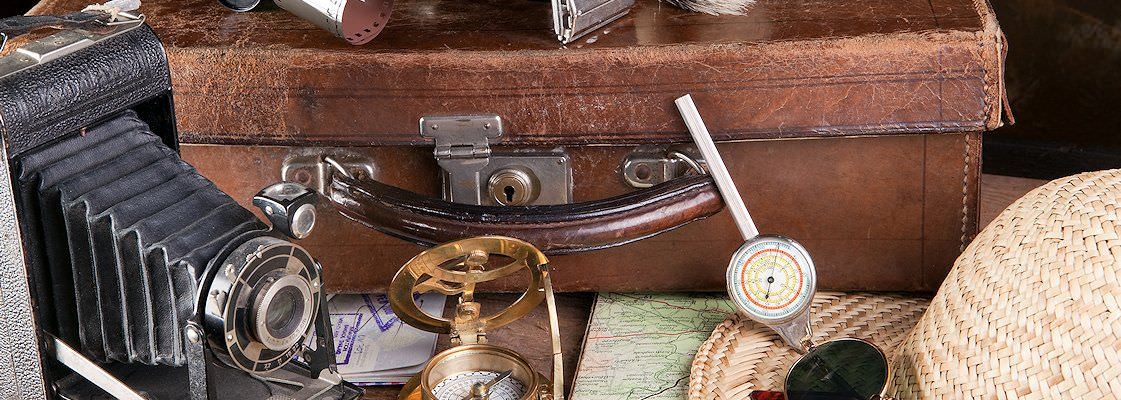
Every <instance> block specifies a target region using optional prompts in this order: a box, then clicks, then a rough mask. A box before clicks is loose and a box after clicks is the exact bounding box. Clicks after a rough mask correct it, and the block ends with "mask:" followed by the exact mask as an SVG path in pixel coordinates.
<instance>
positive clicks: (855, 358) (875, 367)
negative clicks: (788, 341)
mask: <svg viewBox="0 0 1121 400" xmlns="http://www.w3.org/2000/svg"><path fill="white" fill-rule="evenodd" d="M885 384H887V358H885V357H884V354H883V353H882V352H880V350H879V349H877V348H876V347H875V346H872V345H871V344H869V343H868V342H864V341H860V340H853V339H843V340H835V341H832V342H828V343H824V344H822V345H820V346H817V347H816V348H814V349H813V350H812V351H810V352H809V353H808V354H806V355H805V356H804V357H802V358H801V359H800V360H798V361H797V362H795V363H794V367H792V368H791V369H790V375H789V376H787V377H786V396H787V400H868V399H871V398H872V396H876V395H879V394H880V392H881V391H883V388H884V385H885Z"/></svg>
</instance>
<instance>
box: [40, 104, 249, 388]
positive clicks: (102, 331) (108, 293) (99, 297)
mask: <svg viewBox="0 0 1121 400" xmlns="http://www.w3.org/2000/svg"><path fill="white" fill-rule="evenodd" d="M19 181H20V187H21V193H20V196H21V197H22V201H23V204H25V205H27V206H28V208H33V209H35V210H37V211H38V220H39V221H40V222H41V224H38V225H39V227H40V228H41V229H40V230H39V232H36V233H34V234H38V235H40V236H39V240H41V242H42V243H43V246H42V250H43V254H42V256H43V258H44V259H45V260H46V261H47V265H48V266H49V268H48V271H47V274H48V275H49V279H48V280H49V282H50V290H51V292H52V295H53V298H54V307H55V311H56V312H55V315H56V318H57V324H58V332H59V335H60V337H62V338H63V339H64V340H67V341H69V342H71V343H80V348H81V350H82V351H83V352H84V353H85V354H87V355H88V356H90V357H92V358H94V359H96V360H99V361H120V362H129V363H144V364H164V365H173V366H179V365H183V364H184V363H185V362H186V357H185V354H184V347H183V343H184V340H183V334H182V327H183V326H185V324H186V320H187V318H189V316H190V315H191V314H192V313H193V311H194V304H195V298H196V292H197V290H198V286H199V281H200V279H201V275H202V273H203V271H204V270H205V269H206V267H207V265H208V264H209V263H210V262H211V260H212V259H213V258H215V256H216V255H217V254H218V253H219V251H220V250H221V249H222V248H223V247H224V246H226V245H227V244H228V243H230V242H231V241H232V239H234V238H235V237H238V236H241V235H243V234H245V233H247V232H252V231H261V232H262V234H263V232H264V231H266V230H267V226H265V225H264V224H263V223H262V222H261V221H260V220H258V219H257V218H256V217H255V216H254V215H253V213H251V212H250V211H249V210H247V209H245V208H242V207H241V206H239V205H238V204H237V202H235V201H234V200H233V199H232V198H230V197H229V196H228V195H226V194H225V193H223V192H222V191H220V190H218V189H217V188H215V187H214V185H213V183H211V182H210V181H209V180H207V179H206V178H204V177H202V176H201V175H199V174H198V172H197V171H196V170H195V169H194V168H193V167H191V166H190V165H188V164H187V163H185V162H183V161H182V160H180V159H179V156H178V155H177V154H176V153H175V152H174V151H172V150H171V149H170V148H169V147H168V146H166V145H165V144H164V143H163V142H162V141H161V140H160V138H159V137H158V136H156V135H155V134H153V133H152V132H151V130H150V129H149V127H148V125H147V124H146V123H145V122H143V121H141V120H140V119H139V118H138V117H137V115H136V114H135V113H134V112H132V111H125V112H123V113H121V114H120V115H118V116H116V117H113V118H111V119H109V120H108V121H106V122H103V123H100V124H97V125H95V126H93V127H91V128H90V129H87V130H85V131H84V132H83V134H81V135H76V136H73V137H69V138H66V139H63V140H61V141H58V142H57V143H54V144H50V145H47V146H42V147H40V148H37V149H34V150H32V151H30V152H28V153H26V154H25V155H24V156H23V157H22V158H21V160H20V163H19ZM29 225H35V224H29ZM33 240H34V238H33ZM75 339H76V340H75Z"/></svg>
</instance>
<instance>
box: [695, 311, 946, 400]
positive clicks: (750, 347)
mask: <svg viewBox="0 0 1121 400" xmlns="http://www.w3.org/2000/svg"><path fill="white" fill-rule="evenodd" d="M928 301H929V300H927V299H923V298H916V297H903V296H891V295H882V294H866V293H853V294H842V293H818V294H817V296H815V297H814V302H813V305H812V306H811V313H812V314H811V315H812V317H813V319H812V321H811V325H810V326H811V329H812V331H813V340H814V342H815V343H821V342H824V341H826V340H830V339H839V338H846V337H855V338H861V339H868V340H870V341H872V342H873V343H876V345H878V346H880V347H881V348H883V349H884V351H885V353H887V355H888V357H891V355H892V349H894V348H895V347H896V346H897V345H898V344H899V342H900V341H901V340H902V339H903V338H904V337H905V335H906V333H907V331H908V330H910V329H911V327H912V326H914V325H915V323H916V322H917V321H918V319H919V317H920V316H921V315H922V313H923V310H925V309H926V305H927V302H928ZM797 357H798V353H797V352H795V351H794V350H793V349H792V348H790V346H787V345H786V343H785V342H783V341H782V339H780V338H779V336H778V334H776V333H774V331H773V330H771V328H768V327H766V326H764V325H762V324H759V323H757V322H755V321H752V320H750V319H748V318H746V317H741V316H739V315H738V314H737V315H734V316H732V317H730V318H728V319H727V320H725V321H724V322H723V323H721V324H720V325H719V326H717V327H716V329H715V330H713V332H712V335H711V336H709V338H708V340H707V341H705V342H704V343H703V344H702V345H701V347H700V349H699V350H698V351H697V356H696V357H695V358H694V359H693V366H692V370H691V371H690V374H689V398H690V399H706V400H708V399H725V400H732V399H736V400H742V399H747V398H748V395H749V394H751V392H752V391H753V390H782V385H783V380H784V378H785V377H786V371H787V369H788V368H790V365H791V364H792V363H793V362H794V360H795V359H796V358H797Z"/></svg>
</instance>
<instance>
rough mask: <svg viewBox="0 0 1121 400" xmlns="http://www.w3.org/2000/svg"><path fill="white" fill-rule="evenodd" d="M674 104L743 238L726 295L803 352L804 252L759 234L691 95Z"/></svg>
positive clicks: (812, 275) (806, 335)
mask: <svg viewBox="0 0 1121 400" xmlns="http://www.w3.org/2000/svg"><path fill="white" fill-rule="evenodd" d="M674 103H676V104H677V109H678V111H681V117H682V119H684V120H685V127H686V128H688V129H689V134H690V135H691V136H692V137H693V142H694V143H696V144H697V150H698V151H700V152H701V155H703V156H704V158H705V161H706V162H707V164H708V169H709V171H708V172H709V175H711V176H712V180H713V182H715V183H716V188H717V189H718V190H719V191H720V198H722V199H723V200H724V204H725V205H726V209H727V210H728V213H729V214H731V215H732V220H733V221H735V223H736V228H737V229H739V231H740V236H742V237H743V240H744V241H745V242H744V244H743V245H741V246H740V248H739V249H738V250H736V252H735V254H733V255H732V260H731V262H730V263H729V264H728V273H727V280H728V295H729V296H730V297H731V298H732V301H733V302H734V303H735V304H736V306H737V308H739V309H740V311H742V312H743V313H744V315H746V316H747V317H749V318H751V319H753V320H756V321H758V322H760V323H762V324H764V325H767V326H769V327H771V329H774V330H775V332H778V334H779V336H781V337H782V339H783V340H785V341H786V343H787V344H789V345H790V346H791V347H793V348H794V349H795V350H798V351H799V352H802V353H805V352H806V351H808V350H809V345H810V344H811V343H810V337H812V335H811V334H810V305H812V304H813V296H814V292H815V291H816V290H817V289H816V288H817V273H816V272H815V271H814V265H813V261H812V260H811V259H810V254H809V252H807V251H806V249H805V248H803V247H802V245H800V244H798V242H795V241H793V240H791V239H787V238H784V237H781V236H767V235H760V234H759V229H758V228H756V227H755V221H754V220H752V219H751V213H749V212H748V211H747V206H746V205H744V203H743V198H741V197H740V192H739V190H738V189H736V183H735V182H734V181H733V180H732V175H731V174H730V173H729V172H728V167H727V166H726V165H724V159H722V158H720V152H719V151H717V149H716V143H714V142H713V141H712V135H710V134H709V133H708V128H706V127H705V124H704V121H703V120H702V119H701V114H700V112H698V111H697V105H696V104H693V98H692V96H689V95H684V96H681V97H679V98H677V100H675V101H674Z"/></svg>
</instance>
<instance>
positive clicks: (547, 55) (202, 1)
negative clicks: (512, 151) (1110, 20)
mask: <svg viewBox="0 0 1121 400" xmlns="http://www.w3.org/2000/svg"><path fill="white" fill-rule="evenodd" d="M86 3H88V1H86V0H47V1H44V2H42V3H40V4H39V5H38V6H37V7H36V8H35V9H33V10H32V12H33V13H60V12H64V11H66V10H73V9H80V8H81V7H82V6H84V5H85V4H86ZM140 11H142V12H144V13H145V14H147V16H148V20H149V23H150V24H151V26H152V27H153V28H154V29H155V31H156V32H157V33H158V34H159V36H160V37H161V39H162V40H163V41H164V43H165V45H166V48H167V52H168V58H169V61H170V65H171V71H172V76H173V85H174V89H175V91H176V103H177V106H178V110H177V111H178V112H177V114H178V116H179V123H180V133H181V139H182V141H184V142H193V143H227V144H298V145H387V144H388V145H399V144H412V145H423V144H430V143H431V139H426V138H424V137H422V136H420V135H419V133H418V124H417V121H418V120H419V118H420V117H422V116H426V115H439V114H477V113H495V114H498V115H500V116H502V117H503V118H504V121H503V124H504V127H505V134H504V135H503V136H502V137H500V138H498V139H497V143H505V144H529V145H533V144H550V145H553V144H628V145H629V144H635V143H649V142H687V141H689V136H688V134H687V133H686V131H685V126H684V124H683V123H682V121H681V118H680V117H679V116H678V114H677V111H676V109H675V108H674V106H673V99H674V98H676V97H678V96H680V95H682V94H684V93H692V94H693V97H694V98H695V100H696V102H697V104H698V106H699V108H700V110H701V112H702V114H703V115H704V117H705V118H706V121H707V122H708V124H709V128H710V129H711V130H712V132H713V134H714V136H715V137H716V138H717V139H718V140H725V141H726V140H751V139H774V138H793V137H821V136H854V135H888V134H914V133H944V132H975V131H982V130H988V129H993V128H996V127H998V126H1000V124H1001V112H1002V106H1003V104H1004V102H1003V101H1002V98H1003V96H1002V95H1003V90H1004V88H1003V86H1004V84H1003V54H1002V53H1003V51H1004V42H1003V38H1002V34H1001V32H1000V28H999V26H998V25H997V22H996V19H995V18H994V16H993V14H992V12H991V10H990V7H989V6H988V4H987V2H985V1H984V0H930V1H928V0H854V1H833V2H822V1H812V0H759V1H758V2H757V3H756V4H755V5H753V6H751V7H750V8H749V9H748V11H747V14H746V15H744V16H710V15H704V14H693V13H689V12H686V11H682V10H679V9H677V8H674V7H672V6H669V5H665V4H661V3H659V2H657V1H656V0H639V1H637V2H636V5H635V7H634V8H633V9H632V10H631V11H630V13H629V14H628V15H627V16H625V17H623V18H622V19H620V20H618V21H616V22H615V23H612V24H609V25H607V26H606V27H604V28H601V29H599V30H597V31H596V32H593V33H591V34H589V35H588V36H586V37H584V38H582V39H581V40H579V41H577V42H574V43H570V44H569V45H567V46H563V45H561V44H560V43H559V42H557V41H556V38H555V36H554V35H553V33H552V26H551V23H550V5H549V3H548V2H539V1H526V0H503V1H452V0H404V1H399V2H397V4H396V5H395V9H394V11H393V15H392V19H391V20H390V22H389V24H388V26H387V27H386V29H385V30H384V31H383V32H382V34H381V35H380V36H379V37H377V38H376V39H374V40H373V41H372V42H370V43H369V44H367V45H364V46H351V45H349V44H347V43H346V42H345V41H343V40H342V39H339V38H336V37H334V36H332V35H331V34H330V33H328V32H326V31H323V30H321V29H319V28H317V27H315V26H314V25H312V24H311V23H309V22H306V21H303V20H301V19H299V18H297V17H295V16H293V15H291V14H289V13H288V12H285V11H284V10H281V9H278V8H270V9H265V10H260V11H254V12H248V13H233V12H231V11H229V10H227V9H225V8H223V7H221V6H220V5H218V3H217V2H215V1H213V0H190V1H176V2H145V4H144V6H143V7H142V8H141V10H140Z"/></svg>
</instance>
